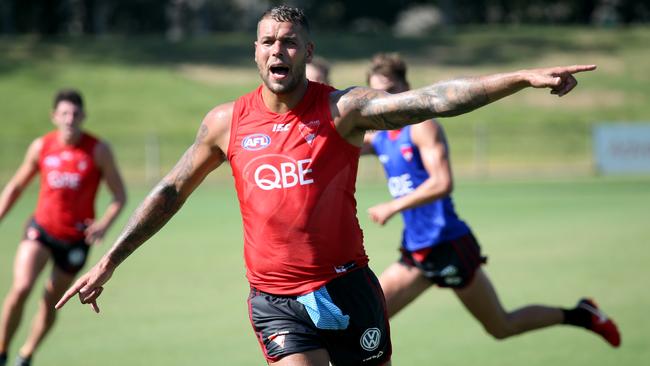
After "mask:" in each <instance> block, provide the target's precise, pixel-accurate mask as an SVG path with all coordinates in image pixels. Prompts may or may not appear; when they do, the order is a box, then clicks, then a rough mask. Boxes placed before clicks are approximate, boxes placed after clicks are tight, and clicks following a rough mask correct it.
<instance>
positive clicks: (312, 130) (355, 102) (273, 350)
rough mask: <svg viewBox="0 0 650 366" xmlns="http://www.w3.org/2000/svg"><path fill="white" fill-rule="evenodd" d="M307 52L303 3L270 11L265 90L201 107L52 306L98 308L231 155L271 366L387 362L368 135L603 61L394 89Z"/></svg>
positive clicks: (553, 81)
mask: <svg viewBox="0 0 650 366" xmlns="http://www.w3.org/2000/svg"><path fill="white" fill-rule="evenodd" d="M313 52H314V45H313V43H312V42H311V40H310V35H309V26H308V23H307V19H306V18H305V15H304V14H303V12H302V10H300V9H296V8H291V7H287V6H284V5H282V6H278V7H275V8H273V9H271V10H269V11H267V12H266V13H264V14H263V15H262V17H261V18H260V20H259V22H258V25H257V40H256V41H255V61H256V63H257V67H258V70H259V73H260V76H261V78H262V81H263V82H262V84H261V85H260V87H259V88H257V90H255V91H253V92H251V93H249V94H247V95H244V96H243V97H241V98H239V99H237V100H236V101H234V102H231V103H226V104H222V105H219V106H217V107H215V108H214V109H213V110H212V111H210V112H209V113H208V114H207V116H206V117H205V118H204V120H203V122H202V124H201V126H200V128H199V132H198V133H197V136H196V140H195V142H194V144H193V145H192V146H191V147H190V148H189V149H188V150H187V151H186V152H185V154H184V155H183V157H182V158H181V159H180V161H179V162H178V163H177V165H176V166H175V167H174V168H173V169H172V170H171V172H169V173H168V174H167V175H166V176H165V177H164V178H163V179H162V181H161V182H160V183H159V184H158V185H157V187H156V188H154V190H153V191H152V192H151V193H150V195H149V196H148V197H147V198H146V199H145V201H144V202H143V203H142V204H141V206H140V207H139V208H138V209H137V210H136V212H135V213H134V214H133V216H132V218H131V219H130V221H129V224H128V225H127V227H126V228H125V229H124V231H123V232H122V234H121V235H120V237H119V238H118V240H117V242H116V243H115V244H114V246H113V247H112V248H111V250H110V251H109V252H108V253H107V254H106V255H105V256H104V257H103V258H102V259H101V260H100V261H99V263H97V264H96V265H95V267H93V268H92V269H91V270H90V271H89V272H88V273H87V274H85V275H83V276H82V277H81V278H80V279H79V280H77V282H76V283H75V284H74V285H73V286H72V287H71V288H70V289H68V291H67V292H66V293H65V295H64V296H63V297H62V298H61V301H59V303H58V304H57V305H56V306H57V308H61V307H62V306H63V305H64V304H65V303H66V302H67V301H68V300H69V299H70V298H71V297H72V296H74V295H75V294H77V293H78V294H79V298H80V300H81V302H82V303H85V304H89V305H90V306H91V307H92V308H93V309H94V310H95V311H98V310H99V308H98V307H97V302H96V300H97V297H98V296H99V295H100V294H101V292H102V291H103V287H102V286H103V285H104V284H105V283H106V282H107V281H108V280H109V279H110V277H111V276H112V275H113V273H114V271H115V269H116V268H117V266H118V265H119V264H120V263H122V262H123V261H124V260H125V259H126V258H127V257H128V256H129V255H130V254H131V253H133V251H134V250H136V249H137V248H138V247H139V246H140V245H142V244H143V243H144V242H145V241H146V240H147V239H148V238H150V237H151V236H152V235H153V234H154V233H155V232H156V231H158V230H159V229H160V228H161V227H162V226H163V225H164V224H165V223H166V222H167V221H168V220H169V219H170V218H171V217H172V216H173V215H174V213H175V212H176V211H178V209H179V208H180V207H181V206H182V204H183V202H185V200H186V199H187V197H188V196H189V195H190V194H191V193H192V191H193V190H194V189H195V188H196V187H197V186H198V185H199V184H200V183H201V181H202V180H203V179H204V178H205V177H206V175H207V174H208V173H210V172H211V171H212V170H214V169H216V168H217V167H218V166H220V165H221V164H222V163H223V162H224V161H226V160H228V161H229V162H230V166H231V168H232V171H233V176H234V179H235V187H236V190H237V195H238V198H239V202H240V209H241V214H242V218H243V226H244V257H245V261H246V269H247V278H248V280H249V282H250V287H251V291H250V296H249V298H248V304H249V314H250V318H251V323H252V326H253V330H254V331H255V336H256V337H257V338H258V340H259V343H260V346H261V348H262V351H263V353H264V356H265V358H266V360H267V362H268V363H269V364H273V365H281V366H283V365H305V366H312V365H313V366H326V365H328V364H329V363H331V364H332V365H388V364H390V356H391V345H390V335H389V328H388V322H387V316H386V308H385V303H384V299H383V294H382V292H381V288H380V287H379V284H378V281H377V279H376V278H375V276H374V275H373V274H372V272H371V271H370V270H369V269H368V266H367V263H368V258H367V256H366V254H365V250H364V248H363V235H362V233H361V229H360V227H359V224H358V221H357V218H356V201H355V199H354V191H355V181H356V173H357V164H358V160H359V153H360V146H361V145H362V143H363V137H364V133H365V131H366V130H370V129H374V130H385V129H395V128H400V127H402V126H405V125H407V124H409V123H415V122H418V121H422V120H425V119H429V118H433V117H436V116H453V115H458V114H461V113H465V112H469V111H471V110H473V109H476V108H478V107H481V106H483V105H486V104H488V103H490V102H493V101H495V100H497V99H500V98H502V97H505V96H507V95H510V94H512V93H515V92H516V91H518V90H520V89H523V88H525V87H537V88H546V87H548V88H551V90H552V93H554V94H558V95H559V96H562V95H564V94H566V93H568V92H569V91H570V90H571V89H573V87H574V86H575V85H576V80H575V78H574V77H573V76H572V74H573V73H576V72H580V71H588V70H593V69H594V68H595V66H593V65H586V66H570V67H557V68H549V69H536V70H523V71H518V72H512V73H505V74H498V75H491V76H485V77H478V78H465V79H457V80H452V81H446V82H442V83H438V84H433V85H431V86H429V87H425V88H422V89H419V90H413V91H410V92H406V93H402V94H388V93H385V92H381V91H376V90H372V89H369V88H362V87H352V88H349V89H345V90H336V89H334V88H332V87H330V86H327V85H324V84H319V83H314V82H309V81H308V80H307V79H306V77H305V66H306V64H307V63H308V62H309V61H310V60H311V58H312V55H313Z"/></svg>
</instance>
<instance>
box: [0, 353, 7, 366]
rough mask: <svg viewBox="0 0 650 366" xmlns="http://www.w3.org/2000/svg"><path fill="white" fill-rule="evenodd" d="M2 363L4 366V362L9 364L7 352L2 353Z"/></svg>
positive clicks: (0, 357) (0, 356) (0, 355)
mask: <svg viewBox="0 0 650 366" xmlns="http://www.w3.org/2000/svg"><path fill="white" fill-rule="evenodd" d="M0 362H2V364H3V365H4V362H7V352H2V353H0Z"/></svg>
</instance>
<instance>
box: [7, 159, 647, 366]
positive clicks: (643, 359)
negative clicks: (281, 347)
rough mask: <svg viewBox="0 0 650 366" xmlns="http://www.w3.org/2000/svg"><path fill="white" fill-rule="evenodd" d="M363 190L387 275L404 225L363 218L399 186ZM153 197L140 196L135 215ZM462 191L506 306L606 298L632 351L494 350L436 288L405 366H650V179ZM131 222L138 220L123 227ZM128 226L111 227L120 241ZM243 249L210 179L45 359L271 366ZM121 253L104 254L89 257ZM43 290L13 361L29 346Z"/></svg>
mask: <svg viewBox="0 0 650 366" xmlns="http://www.w3.org/2000/svg"><path fill="white" fill-rule="evenodd" d="M225 170H227V168H226V169H225ZM358 191H359V192H358V198H359V200H358V201H359V206H358V207H359V212H360V213H361V215H360V216H361V224H362V226H363V228H364V231H365V238H366V246H367V250H368V253H369V255H370V257H371V266H372V267H373V268H374V269H375V270H376V271H377V272H380V271H381V270H382V269H383V268H385V267H386V266H387V265H388V264H389V263H391V262H392V261H394V260H395V258H396V255H397V252H396V245H397V243H398V238H399V235H400V222H399V221H400V220H398V219H396V220H393V221H392V222H390V223H389V225H388V226H387V227H385V228H379V227H377V226H375V225H372V224H371V223H369V222H368V220H367V219H366V217H365V215H364V212H365V210H366V209H367V208H368V207H369V206H370V205H371V204H373V203H375V202H378V201H381V200H384V199H387V198H388V196H387V193H386V189H385V187H384V186H383V185H379V184H361V185H360V186H359V187H358ZM144 194H145V192H144V191H142V190H136V191H134V192H131V201H130V202H131V203H130V207H129V208H128V210H127V211H129V212H131V211H132V209H133V208H134V206H135V205H136V204H137V203H138V202H139V201H140V200H141V199H142V198H143V196H144ZM455 196H456V206H457V209H458V211H459V213H460V214H461V216H462V217H463V218H464V219H466V220H467V222H468V223H469V224H470V225H471V226H472V227H473V229H474V231H475V233H476V235H477V237H478V238H479V240H480V242H481V244H482V246H483V249H484V251H485V253H486V254H487V255H488V256H489V264H488V266H487V267H486V268H487V271H488V273H489V274H490V276H491V278H492V279H493V281H494V283H495V285H496V288H497V290H498V291H499V293H500V295H501V298H502V301H503V303H504V305H505V306H506V307H508V308H510V309H514V308H516V307H518V306H521V305H524V304H527V303H530V302H534V303H546V304H552V305H560V306H571V305H573V304H574V303H575V301H576V300H577V299H578V298H579V297H580V296H583V295H588V296H594V297H595V298H596V299H597V300H598V301H599V303H600V304H601V305H602V306H603V307H604V308H605V309H606V310H607V311H608V312H609V313H610V314H612V315H613V316H614V317H615V318H616V320H617V322H618V324H619V326H620V328H621V330H622V332H623V346H622V348H621V349H619V350H612V349H611V348H610V347H609V346H607V345H606V344H605V343H604V342H603V341H601V340H600V339H599V338H597V337H595V336H593V335H591V334H589V333H587V332H585V331H583V330H580V329H574V328H568V327H556V328H554V329H549V330H543V331H538V332H534V333H530V334H527V335H523V336H518V337H515V338H513V339H511V340H507V341H503V342H499V341H495V340H493V339H491V338H490V337H489V336H487V335H486V334H485V333H484V331H483V330H482V329H481V327H480V326H479V325H478V323H477V322H476V321H474V320H473V319H472V318H471V317H470V316H469V315H468V313H467V312H466V311H465V310H464V309H463V308H462V307H461V306H460V304H459V302H458V300H456V299H455V298H454V297H453V295H452V293H451V292H450V291H445V290H439V289H433V290H431V291H429V292H428V293H426V294H425V295H424V296H423V297H421V298H420V299H418V300H417V301H416V302H415V303H414V304H412V305H411V306H410V307H409V308H407V309H406V310H405V311H404V312H403V313H401V314H399V315H398V316H397V317H396V318H395V319H394V321H393V322H392V334H393V342H394V351H395V352H394V364H395V365H417V364H431V363H435V364H440V365H471V364H481V365H521V364H525V365H529V366H537V365H540V366H541V365H549V364H561V365H574V366H580V365H585V366H586V365H590V366H598V365H612V364H616V365H629V366H636V365H644V364H647V363H648V362H650V348H648V334H650V320H648V318H647V316H646V311H647V309H648V308H649V307H650V292H648V291H647V284H645V281H646V279H647V278H648V276H649V275H650V271H649V270H648V266H647V263H648V262H649V261H650V249H648V248H649V247H648V238H649V237H650V228H649V227H648V222H650V212H649V211H648V204H649V203H650V180H649V179H648V178H626V179H622V178H618V179H613V178H584V179H571V180H547V181H530V180H521V181H496V180H490V181H461V182H459V184H458V187H457V189H456V193H455ZM105 199H106V197H105V196H102V200H101V201H102V202H105ZM34 200H35V195H34V192H33V189H31V190H30V191H29V192H27V194H26V196H25V197H23V199H22V200H21V201H19V203H18V204H17V206H16V207H15V209H14V211H13V212H12V213H11V214H10V216H8V217H7V219H6V220H5V221H4V222H2V225H1V226H0V242H1V243H2V245H1V246H0V294H3V295H4V294H5V293H6V291H7V289H8V286H9V282H10V272H11V268H10V267H11V261H12V258H13V254H14V251H15V245H16V243H17V241H18V238H19V237H20V234H21V228H22V224H23V222H24V220H25V219H26V217H27V216H28V214H29V212H31V210H32V208H33V204H34ZM100 206H101V205H100ZM125 220H126V215H125V216H122V217H121V219H120V223H118V226H120V225H122V224H123V223H124V221H125ZM118 231H119V229H114V230H113V231H111V233H110V235H109V238H108V242H110V241H111V240H112V239H114V238H115V236H116V235H117V234H118ZM241 242H242V235H241V222H240V218H239V212H238V208H237V201H236V198H235V196H234V191H233V189H232V187H231V183H229V182H225V183H224V182H208V183H206V184H204V185H203V186H202V187H200V188H199V189H198V190H197V192H196V193H195V194H194V196H192V197H191V198H190V199H189V201H188V202H187V203H186V205H185V207H184V208H183V209H182V210H181V211H180V212H179V213H178V214H177V216H176V217H174V219H173V220H172V221H171V222H170V223H169V224H168V225H167V227H165V228H164V229H163V230H162V231H161V232H160V233H159V234H158V235H157V236H156V237H155V238H154V239H152V240H151V241H150V242H149V243H147V244H146V245H145V246H143V247H142V248H140V249H139V250H138V251H137V252H136V253H135V254H134V255H132V256H131V257H130V258H129V259H128V260H127V261H126V262H125V263H124V264H123V265H122V266H121V267H120V268H119V269H118V271H117V272H116V274H115V276H114V278H113V279H112V280H111V282H110V283H109V285H108V286H107V288H106V290H105V292H104V295H102V299H101V301H100V306H101V307H102V313H101V314H100V315H99V316H96V315H95V314H94V313H92V312H91V310H90V309H89V308H87V307H84V306H81V305H79V304H78V303H76V300H75V301H74V302H72V303H70V304H69V305H67V306H66V307H65V308H64V309H63V311H62V312H61V313H60V314H61V316H60V323H59V324H58V328H57V329H56V330H55V331H54V333H53V334H52V335H51V337H50V338H48V339H47V340H46V342H45V344H44V345H43V347H42V349H41V350H40V352H39V353H38V355H37V356H36V357H37V358H36V361H37V364H38V365H63V364H65V365H71V366H74V365H87V364H92V365H97V366H101V365H121V364H124V365H152V364H157V365H161V366H164V365H179V364H184V363H187V362H191V363H192V364H194V365H215V364H219V365H220V364H228V365H247V366H248V365H262V364H264V362H263V359H262V356H261V352H260V350H259V348H258V345H257V343H256V341H255V338H254V336H253V333H252V331H251V328H250V324H249V322H248V315H247V307H246V304H245V300H246V295H247V291H246V289H247V285H246V281H245V279H244V269H243V258H242V244H241ZM108 244H109V243H107V244H105V246H103V247H101V248H96V249H95V250H94V251H93V254H92V258H91V260H90V262H92V263H94V262H95V261H96V260H97V259H98V257H99V256H100V255H101V254H102V253H103V252H105V251H106V249H107V246H108ZM40 286H41V284H40V283H39V286H38V287H37V288H36V289H35V291H34V294H33V295H32V298H31V299H30V302H29V304H28V306H27V310H26V313H25V315H26V316H25V321H24V323H23V326H22V327H21V329H20V331H19V333H18V335H17V337H16V340H15V342H14V344H13V345H12V349H11V351H12V354H15V350H16V349H17V348H18V347H19V346H20V343H21V342H22V340H23V339H24V337H25V332H26V329H27V328H28V324H29V322H30V318H31V316H32V314H33V312H34V310H35V301H36V299H37V297H38V294H39V293H40ZM89 360H92V361H89Z"/></svg>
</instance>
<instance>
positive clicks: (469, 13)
mask: <svg viewBox="0 0 650 366" xmlns="http://www.w3.org/2000/svg"><path fill="white" fill-rule="evenodd" d="M280 3H288V4H290V5H296V6H300V7H302V8H304V9H305V10H306V12H307V14H308V15H309V17H310V20H311V21H312V23H313V24H314V26H315V27H317V28H319V29H342V28H347V29H352V30H354V29H357V30H366V31H368V30H370V31H372V30H376V29H388V28H389V27H391V26H393V25H394V23H395V22H396V20H397V18H398V16H399V14H400V13H401V12H403V11H406V10H407V9H413V8H414V7H416V6H418V5H426V6H429V7H431V6H433V7H436V8H438V9H440V11H441V13H442V14H443V19H444V22H445V24H447V25H448V26H450V25H456V24H457V25H462V24H481V23H486V22H497V23H527V22H534V23H552V24H553V23H566V24H575V23H579V24H589V23H593V22H594V21H596V22H601V23H602V19H615V20H616V22H622V23H626V24H627V23H634V22H648V21H650V0H356V1H345V0H328V1H322V0H286V1H282V0H0V32H2V33H11V32H16V33H39V34H43V35H54V34H80V33H83V34H101V33H159V34H167V35H168V36H170V37H171V38H172V39H176V38H178V39H180V38H182V37H185V36H188V35H192V34H201V33H205V32H209V31H216V30H252V29H255V25H256V23H257V19H258V17H259V16H260V14H261V13H262V12H263V11H264V10H266V9H268V8H269V7H270V6H272V5H277V4H280ZM599 19H600V20H599Z"/></svg>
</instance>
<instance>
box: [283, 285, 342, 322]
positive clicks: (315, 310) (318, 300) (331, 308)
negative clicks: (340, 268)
mask: <svg viewBox="0 0 650 366" xmlns="http://www.w3.org/2000/svg"><path fill="white" fill-rule="evenodd" d="M296 300H298V302H299V303H301V304H303V305H304V306H305V309H307V313H308V314H309V317H310V318H311V321H313V322H314V324H315V325H316V327H317V328H318V329H328V330H340V329H347V328H348V325H349V324H350V316H349V315H343V312H341V309H339V307H338V306H336V305H335V304H334V302H333V301H332V298H331V297H330V294H329V293H328V292H327V289H326V288H325V286H323V287H321V288H319V289H318V290H316V291H313V292H310V293H308V294H306V295H302V296H298V298H297V299H296Z"/></svg>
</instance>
